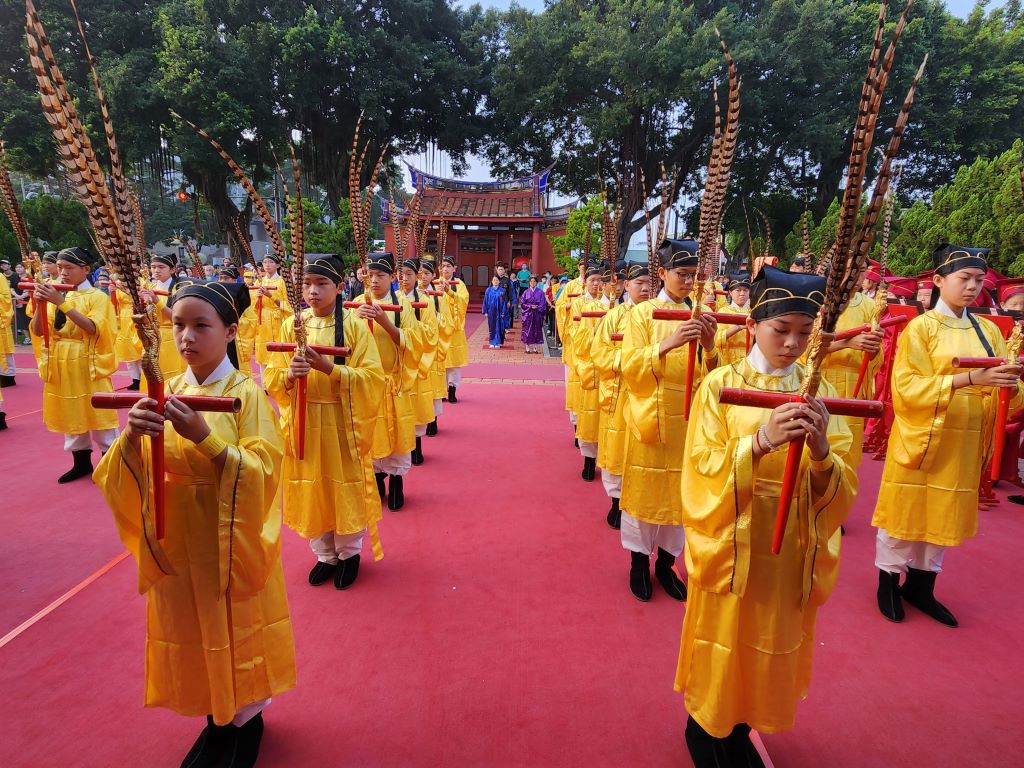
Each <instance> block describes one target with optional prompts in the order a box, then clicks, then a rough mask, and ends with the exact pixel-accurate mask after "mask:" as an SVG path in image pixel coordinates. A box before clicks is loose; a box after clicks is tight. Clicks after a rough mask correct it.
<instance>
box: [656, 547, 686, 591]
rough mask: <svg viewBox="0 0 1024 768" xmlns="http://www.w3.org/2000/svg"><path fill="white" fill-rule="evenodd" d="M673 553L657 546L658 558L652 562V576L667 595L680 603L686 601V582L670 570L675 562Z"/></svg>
mask: <svg viewBox="0 0 1024 768" xmlns="http://www.w3.org/2000/svg"><path fill="white" fill-rule="evenodd" d="M675 562H676V558H675V555H673V554H671V553H669V552H666V551H665V550H664V549H662V548H661V547H658V559H657V561H656V562H655V563H654V578H656V579H657V580H658V583H659V584H661V586H662V589H664V590H665V592H667V593H668V596H669V597H671V598H672V599H673V600H678V601H680V602H682V603H685V602H686V584H684V583H683V582H682V581H681V580H680V579H679V577H678V576H676V572H675V571H674V570H672V566H673V565H674V564H675Z"/></svg>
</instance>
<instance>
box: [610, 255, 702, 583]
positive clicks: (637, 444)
mask: <svg viewBox="0 0 1024 768" xmlns="http://www.w3.org/2000/svg"><path fill="white" fill-rule="evenodd" d="M658 258H659V261H660V263H661V266H660V268H659V269H658V276H659V278H660V279H661V283H662V289H661V292H660V293H659V294H658V296H657V298H655V299H651V300H650V301H645V302H644V303H643V304H640V305H639V306H637V307H635V308H634V309H633V310H632V311H631V312H630V313H629V321H628V322H627V323H626V325H625V331H624V333H623V337H622V379H623V382H624V383H625V385H626V387H627V388H628V389H629V412H628V415H627V417H626V421H627V423H628V424H629V431H628V433H627V435H626V458H625V463H624V470H625V471H624V472H623V475H622V498H621V499H620V501H619V506H620V508H621V527H620V536H621V540H622V546H623V548H624V549H626V550H627V551H629V553H630V569H629V589H630V591H631V592H632V593H633V596H634V597H636V598H637V599H638V600H642V601H644V602H646V601H647V600H650V599H651V595H652V591H653V590H652V585H651V573H650V557H651V555H652V554H653V553H654V551H655V550H657V553H658V558H657V561H656V563H655V568H654V574H655V578H657V580H658V583H659V584H661V586H662V588H663V589H664V590H665V592H666V593H667V594H668V595H669V596H670V597H672V598H673V599H675V600H685V599H686V585H685V584H684V583H683V582H682V581H681V580H680V579H679V577H678V576H677V575H676V572H675V571H674V570H673V565H674V564H675V560H676V558H677V557H679V555H680V553H682V551H683V541H684V539H683V519H682V516H683V508H682V499H681V494H680V490H679V488H680V486H679V477H680V475H681V473H682V469H683V464H684V455H683V442H684V440H685V435H686V418H685V417H684V416H683V411H684V400H685V390H686V378H687V367H688V364H689V361H688V347H689V344H690V342H699V347H700V349H699V350H698V353H697V358H696V366H695V369H694V375H693V381H694V388H696V385H697V384H699V383H700V380H701V378H702V377H703V375H704V373H705V372H706V371H707V370H710V369H711V368H714V367H715V365H717V363H718V350H717V349H716V348H715V333H716V331H717V324H716V323H715V319H714V318H713V317H711V316H710V315H708V314H702V315H701V316H700V318H699V319H696V320H694V319H692V318H691V319H690V320H684V321H672V320H655V319H654V310H656V309H684V310H686V309H691V308H692V303H691V299H690V294H692V293H693V291H694V278H695V276H696V273H697V242H696V241H695V240H665V241H664V242H663V243H661V244H660V246H659V248H658Z"/></svg>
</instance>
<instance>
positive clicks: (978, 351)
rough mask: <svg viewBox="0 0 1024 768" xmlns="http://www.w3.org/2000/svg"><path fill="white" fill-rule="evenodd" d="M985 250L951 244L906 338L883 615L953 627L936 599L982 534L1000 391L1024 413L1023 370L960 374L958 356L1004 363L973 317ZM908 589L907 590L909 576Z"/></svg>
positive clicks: (881, 514) (888, 485)
mask: <svg viewBox="0 0 1024 768" xmlns="http://www.w3.org/2000/svg"><path fill="white" fill-rule="evenodd" d="M987 255H988V249H986V248H966V247H963V246H958V245H949V244H943V245H941V246H939V247H938V248H937V249H936V251H935V253H934V254H933V256H932V259H933V262H934V265H935V273H934V277H933V283H934V286H935V293H937V294H938V295H937V296H936V297H935V301H934V308H933V309H931V310H929V311H927V312H925V313H924V314H923V315H918V316H917V317H915V318H913V319H912V320H911V321H910V322H909V323H907V325H906V327H905V328H904V330H903V333H902V334H901V335H900V339H899V344H898V345H897V347H896V358H895V360H894V361H893V368H892V404H893V412H894V414H895V419H894V421H893V425H892V431H891V432H890V434H889V444H888V450H887V452H886V458H885V468H884V469H883V471H882V485H881V488H880V489H879V491H878V502H877V503H876V505H875V514H874V517H873V518H872V520H871V524H872V525H874V526H876V527H877V528H878V535H877V539H876V546H875V566H876V567H877V568H878V608H879V610H880V611H881V613H882V615H883V616H884V617H885V618H887V619H889V620H890V621H895V622H899V621H902V620H903V618H904V608H903V602H904V601H906V602H908V603H910V604H911V605H912V606H914V607H915V608H917V609H918V610H920V611H921V612H923V613H925V614H926V615H928V616H931V617H932V618H934V619H935V620H936V621H939V622H941V623H942V624H945V625H947V626H950V627H955V626H957V620H956V618H955V617H954V616H953V614H952V612H951V611H949V609H947V608H946V607H945V606H944V605H942V603H940V602H939V601H938V600H936V599H935V579H936V577H937V575H938V574H939V573H940V572H941V571H942V563H943V555H944V554H945V550H946V548H947V547H955V546H959V545H960V544H961V543H963V542H964V541H965V540H966V539H969V538H971V537H972V536H974V535H975V534H976V533H977V532H978V485H979V481H980V478H981V472H982V468H983V467H985V465H986V462H987V461H988V459H989V457H990V455H991V452H992V437H993V427H994V422H995V414H996V407H997V405H998V392H999V389H1000V388H1007V389H1010V390H1012V392H1013V396H1012V398H1011V402H1010V412H1011V413H1012V412H1013V411H1014V410H1016V409H1017V408H1019V407H1020V406H1021V403H1022V401H1024V398H1022V389H1021V383H1020V373H1021V367H1020V366H1019V365H1017V364H1010V365H1001V366H998V367H996V368H983V369H970V370H963V369H957V368H955V367H954V366H953V358H954V357H1004V356H1005V355H1006V344H1005V342H1004V341H1003V337H1002V334H1001V333H1000V332H999V329H998V328H997V327H996V326H995V324H993V323H991V322H990V321H988V320H986V319H985V318H984V317H982V316H976V315H972V314H970V313H969V312H967V307H969V306H971V305H972V304H973V303H974V300H975V299H976V298H977V297H978V294H979V292H980V291H981V290H982V286H983V280H984V277H985V274H986V271H987V269H988V264H987V261H986V256H987ZM904 573H905V574H906V581H905V582H904V583H903V585H902V586H901V585H900V576H901V574H904Z"/></svg>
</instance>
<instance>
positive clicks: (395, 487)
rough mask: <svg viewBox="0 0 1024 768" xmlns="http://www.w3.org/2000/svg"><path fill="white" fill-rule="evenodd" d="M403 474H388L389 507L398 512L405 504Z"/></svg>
mask: <svg viewBox="0 0 1024 768" xmlns="http://www.w3.org/2000/svg"><path fill="white" fill-rule="evenodd" d="M403 479H404V478H403V477H402V476H401V475H388V509H390V510H391V511H392V512H397V511H398V510H400V509H401V508H402V507H404V506H405V491H404V489H403V488H402V480H403Z"/></svg>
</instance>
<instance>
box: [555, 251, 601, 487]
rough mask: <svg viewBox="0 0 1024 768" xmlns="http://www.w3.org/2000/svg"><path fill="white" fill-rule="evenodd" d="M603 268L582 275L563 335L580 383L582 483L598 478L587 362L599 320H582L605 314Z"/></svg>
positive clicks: (594, 382)
mask: <svg viewBox="0 0 1024 768" xmlns="http://www.w3.org/2000/svg"><path fill="white" fill-rule="evenodd" d="M605 268H606V265H604V264H602V263H601V262H598V261H591V262H589V263H588V264H587V266H586V268H585V271H584V273H583V295H581V296H579V297H577V298H575V299H573V300H572V303H571V305H570V310H569V315H570V317H571V319H570V320H569V322H567V323H566V329H565V335H566V338H567V339H568V341H569V345H568V348H570V349H572V365H573V372H574V373H575V379H576V381H577V382H579V394H578V395H577V398H576V407H575V414H576V439H577V441H578V442H579V450H580V455H581V456H582V457H583V471H582V472H581V473H580V477H582V478H583V479H584V480H585V481H587V482H588V483H589V482H592V481H593V480H594V478H595V477H596V476H597V439H598V434H599V427H600V393H599V392H598V376H597V369H596V368H595V367H594V363H593V361H592V360H591V359H590V345H591V343H592V342H593V340H594V332H595V331H596V329H597V326H598V323H600V318H596V317H583V315H582V313H583V312H604V311H606V310H607V308H608V305H607V304H606V303H605V302H604V301H603V298H604V296H603V294H602V291H601V284H602V282H603V278H602V275H603V273H604V271H605Z"/></svg>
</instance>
